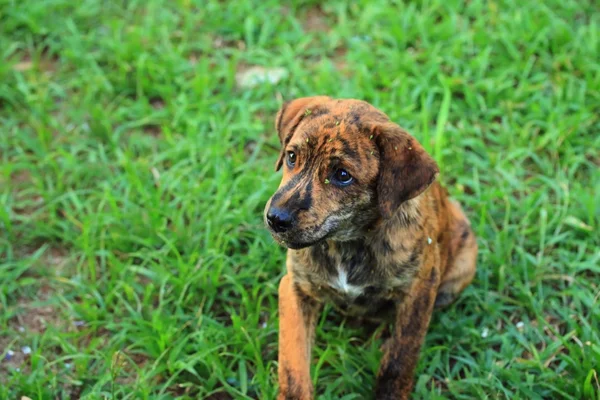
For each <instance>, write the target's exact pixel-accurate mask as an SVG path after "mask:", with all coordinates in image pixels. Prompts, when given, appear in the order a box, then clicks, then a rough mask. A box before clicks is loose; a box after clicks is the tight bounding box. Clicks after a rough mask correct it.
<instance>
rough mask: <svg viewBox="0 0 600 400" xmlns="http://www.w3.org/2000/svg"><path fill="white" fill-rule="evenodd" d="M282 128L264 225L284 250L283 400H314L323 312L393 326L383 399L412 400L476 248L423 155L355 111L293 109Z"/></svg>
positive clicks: (366, 111)
mask: <svg viewBox="0 0 600 400" xmlns="http://www.w3.org/2000/svg"><path fill="white" fill-rule="evenodd" d="M275 126H276V129H277V132H278V134H279V139H280V141H281V154H280V155H279V159H278V160H277V164H276V169H277V170H279V169H280V168H282V167H283V179H282V181H281V184H280V186H279V189H278V190H277V192H276V193H275V194H274V195H273V197H271V198H270V199H269V201H268V203H267V205H266V207H265V214H264V218H265V223H266V225H267V226H268V228H269V229H270V231H271V233H272V235H273V237H274V238H275V240H277V241H278V242H279V243H281V244H283V245H284V246H286V247H287V248H288V252H287V274H286V275H285V276H284V277H283V279H282V280H281V283H280V285H279V316H280V324H279V370H278V373H279V396H278V398H279V399H312V398H313V387H312V384H311V379H310V358H311V344H312V342H313V334H314V326H315V321H316V320H317V317H318V312H319V310H320V308H321V305H322V304H323V303H325V302H330V303H332V304H333V305H334V307H336V308H337V309H339V310H340V311H341V312H343V313H345V314H347V315H350V316H362V317H368V318H371V319H380V320H382V321H385V319H386V318H392V320H393V321H394V332H393V334H392V337H391V338H390V339H388V341H387V342H386V343H385V345H384V355H383V359H382V360H381V365H380V369H379V372H378V376H377V382H376V388H375V392H376V393H375V398H376V399H377V400H384V399H407V398H409V396H410V393H411V391H412V385H413V374H414V370H415V367H416V365H417V361H418V358H419V352H420V348H421V345H422V343H423V339H424V337H425V333H426V332H427V328H428V326H429V320H430V317H431V313H432V311H433V308H434V306H445V305H448V304H450V303H451V302H452V301H453V300H454V299H455V298H456V296H457V295H458V294H459V293H460V292H461V291H462V290H463V289H464V288H465V287H466V286H467V285H468V284H469V283H470V282H471V280H472V279H473V276H474V274H475V261H476V257H477V243H476V240H475V236H474V234H473V232H472V230H471V227H470V224H469V221H468V219H467V218H466V216H465V215H464V214H463V212H462V210H461V208H460V206H459V205H458V204H457V203H455V202H452V201H451V200H449V199H448V195H447V192H446V191H445V190H444V189H443V188H442V187H441V186H440V185H439V184H438V183H437V182H435V179H436V177H437V175H438V167H437V165H436V163H435V161H434V160H433V159H432V158H431V157H430V156H429V155H428V154H427V153H426V152H425V150H424V149H423V147H422V146H421V145H420V144H419V143H418V142H417V140H415V138H413V137H412V136H411V135H409V134H408V133H407V132H406V131H404V130H403V129H402V128H400V127H399V126H398V125H396V124H394V123H393V122H391V121H390V120H389V118H388V117H387V116H386V115H385V114H384V113H382V112H381V111H379V110H377V109H376V108H374V107H373V106H371V105H369V104H368V103H365V102H363V101H359V100H336V99H332V98H329V97H325V96H318V97H306V98H300V99H296V100H293V101H291V102H288V103H285V104H284V105H283V107H282V108H281V110H279V112H278V113H277V116H276V121H275Z"/></svg>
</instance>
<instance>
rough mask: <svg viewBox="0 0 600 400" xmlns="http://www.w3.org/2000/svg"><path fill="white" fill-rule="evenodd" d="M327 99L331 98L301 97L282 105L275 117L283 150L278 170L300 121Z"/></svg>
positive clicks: (276, 167)
mask: <svg viewBox="0 0 600 400" xmlns="http://www.w3.org/2000/svg"><path fill="white" fill-rule="evenodd" d="M327 100H330V98H329V97H327V96H313V97H301V98H298V99H296V100H292V101H288V102H285V103H283V106H281V109H280V110H279V111H278V112H277V116H276V117H275V129H277V134H278V135H279V142H280V143H281V152H280V153H279V158H278V159H277V163H276V164H275V170H276V171H279V169H280V168H281V165H282V164H283V158H284V157H285V146H287V144H288V143H289V141H290V139H291V138H292V136H293V135H294V131H295V130H296V128H298V125H300V122H302V120H303V119H304V117H306V116H310V115H311V113H312V111H313V110H312V107H315V106H317V105H319V104H321V103H324V102H326V101H327Z"/></svg>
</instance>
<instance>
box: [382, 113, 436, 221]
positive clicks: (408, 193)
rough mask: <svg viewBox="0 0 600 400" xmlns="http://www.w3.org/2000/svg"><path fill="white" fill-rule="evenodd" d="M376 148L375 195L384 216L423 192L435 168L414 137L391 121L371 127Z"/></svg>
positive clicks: (433, 174) (434, 176) (432, 176)
mask: <svg viewBox="0 0 600 400" xmlns="http://www.w3.org/2000/svg"><path fill="white" fill-rule="evenodd" d="M374 130H375V133H376V144H377V146H378V148H379V156H380V158H379V161H380V167H379V178H378V181H377V196H378V203H379V210H380V212H381V215H382V216H383V217H384V218H389V217H391V216H392V215H393V214H394V212H395V211H396V210H397V209H398V207H399V206H400V204H402V203H404V202H405V201H407V200H410V199H412V198H414V197H416V196H418V195H419V194H421V193H423V191H425V189H427V188H428V187H429V185H431V184H432V183H433V181H434V180H435V178H436V177H437V175H438V173H439V168H438V166H437V164H436V162H435V160H434V159H433V158H431V156H430V155H429V154H427V152H426V151H425V149H423V146H421V144H420V143H419V142H417V140H416V139H415V138H414V137H412V136H411V135H409V134H408V133H407V132H406V131H404V130H403V129H402V128H400V127H399V126H398V125H396V124H394V123H392V122H384V123H381V124H378V125H377V126H376V127H375V129H374Z"/></svg>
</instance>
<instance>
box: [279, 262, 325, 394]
mask: <svg viewBox="0 0 600 400" xmlns="http://www.w3.org/2000/svg"><path fill="white" fill-rule="evenodd" d="M318 309H319V306H318V304H317V303H316V302H315V301H313V300H311V299H310V298H308V297H305V296H303V295H302V294H300V293H299V292H298V291H297V290H296V288H295V287H294V284H293V282H292V279H291V277H290V275H289V274H288V275H286V276H284V277H283V279H282V280H281V282H280V284H279V370H278V373H279V396H278V399H280V400H283V399H285V400H308V399H312V393H313V388H312V383H311V380H310V353H311V346H312V339H313V334H314V325H315V320H316V317H317V312H318Z"/></svg>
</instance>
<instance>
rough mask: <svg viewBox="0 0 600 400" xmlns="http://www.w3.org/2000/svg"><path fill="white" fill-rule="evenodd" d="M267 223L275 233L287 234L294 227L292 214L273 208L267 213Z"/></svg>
mask: <svg viewBox="0 0 600 400" xmlns="http://www.w3.org/2000/svg"><path fill="white" fill-rule="evenodd" d="M267 223H268V224H269V226H270V227H271V229H273V230H274V231H275V232H277V233H282V232H285V231H287V230H288V229H290V228H291V227H292V224H293V218H292V214H290V213H289V212H288V211H285V210H282V209H281V208H276V207H271V208H269V212H268V213H267Z"/></svg>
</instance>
